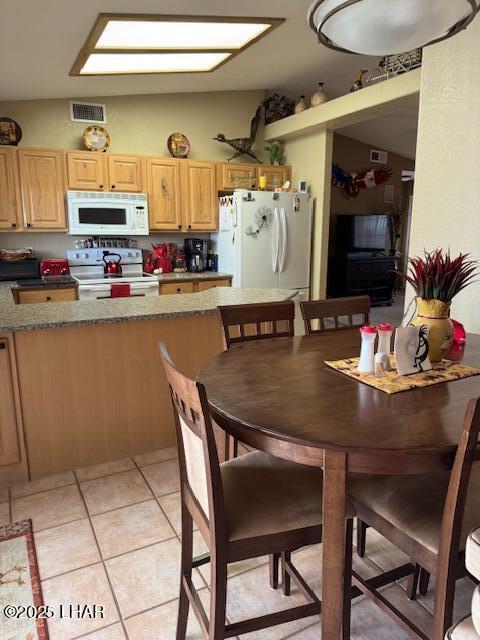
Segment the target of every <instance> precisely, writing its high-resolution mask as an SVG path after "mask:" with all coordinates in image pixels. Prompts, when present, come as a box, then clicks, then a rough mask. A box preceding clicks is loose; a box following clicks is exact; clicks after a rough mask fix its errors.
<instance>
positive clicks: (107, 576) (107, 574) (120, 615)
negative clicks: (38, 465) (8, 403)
mask: <svg viewBox="0 0 480 640" xmlns="http://www.w3.org/2000/svg"><path fill="white" fill-rule="evenodd" d="M73 475H74V477H75V479H76V481H77V487H78V490H79V492H80V495H81V498H82V500H83V504H84V506H85V509H86V510H87V514H88V521H89V524H90V527H91V529H92V533H93V538H94V540H95V543H96V545H97V550H98V553H99V554H100V561H101V563H102V566H103V571H104V572H105V576H106V578H107V582H108V585H109V587H110V592H111V594H112V598H113V601H114V603H115V607H116V609H117V614H118V618H119V620H120V624H121V625H122V629H123V633H124V634H125V637H126V638H127V639H128V633H127V629H126V627H125V623H124V621H123V616H122V612H121V609H120V604H119V602H118V599H117V594H116V593H115V589H114V588H113V585H112V582H111V580H110V575H109V573H108V570H107V565H106V564H105V560H104V558H103V555H102V550H101V549H100V544H99V542H98V538H97V534H96V533H95V528H94V526H93V522H92V518H91V517H90V514H89V513H88V509H87V503H86V501H85V497H84V495H83V493H82V491H81V490H80V483H79V481H78V478H77V474H76V473H75V472H74V473H73Z"/></svg>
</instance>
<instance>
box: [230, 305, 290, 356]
mask: <svg viewBox="0 0 480 640" xmlns="http://www.w3.org/2000/svg"><path fill="white" fill-rule="evenodd" d="M218 312H219V314H220V321H221V323H222V327H223V337H224V346H225V348H226V349H229V348H230V345H232V344H234V343H237V342H247V341H249V340H262V339H266V338H282V337H288V336H293V333H294V319H295V304H294V303H293V301H291V300H287V301H285V302H266V303H261V304H241V305H230V306H223V307H218Z"/></svg>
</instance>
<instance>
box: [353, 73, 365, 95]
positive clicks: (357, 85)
mask: <svg viewBox="0 0 480 640" xmlns="http://www.w3.org/2000/svg"><path fill="white" fill-rule="evenodd" d="M367 71H368V69H360V71H359V72H358V76H357V79H356V80H355V82H354V83H353V84H352V86H351V87H350V93H351V92H352V91H359V90H360V89H363V76H364V75H365V74H366V73H367Z"/></svg>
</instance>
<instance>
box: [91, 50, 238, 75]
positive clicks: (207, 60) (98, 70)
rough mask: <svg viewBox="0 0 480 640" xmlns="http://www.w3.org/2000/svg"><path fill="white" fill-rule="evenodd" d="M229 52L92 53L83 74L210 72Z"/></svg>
mask: <svg viewBox="0 0 480 640" xmlns="http://www.w3.org/2000/svg"><path fill="white" fill-rule="evenodd" d="M229 55H230V54H228V53H92V54H91V55H90V56H89V57H88V59H87V61H86V62H85V64H84V65H83V67H82V70H81V72H80V74H81V75H96V74H108V73H115V74H117V73H175V72H176V73H182V72H183V73H184V72H186V71H193V72H195V71H210V69H213V67H216V66H217V65H218V64H220V62H222V61H223V60H225V59H226V58H228V56H229Z"/></svg>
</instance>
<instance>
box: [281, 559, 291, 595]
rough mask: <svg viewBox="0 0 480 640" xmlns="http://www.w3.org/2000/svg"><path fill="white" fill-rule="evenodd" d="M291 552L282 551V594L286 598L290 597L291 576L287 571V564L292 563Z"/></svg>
mask: <svg viewBox="0 0 480 640" xmlns="http://www.w3.org/2000/svg"><path fill="white" fill-rule="evenodd" d="M290 559H291V553H290V551H282V593H283V595H284V596H289V595H290V574H289V573H288V571H287V562H290Z"/></svg>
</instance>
